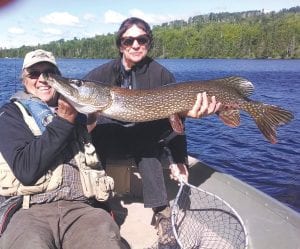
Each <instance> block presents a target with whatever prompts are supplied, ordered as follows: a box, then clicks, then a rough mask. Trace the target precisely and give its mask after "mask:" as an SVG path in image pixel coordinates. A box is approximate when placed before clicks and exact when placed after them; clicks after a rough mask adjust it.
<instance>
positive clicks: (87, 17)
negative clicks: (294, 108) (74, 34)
mask: <svg viewBox="0 0 300 249" xmlns="http://www.w3.org/2000/svg"><path fill="white" fill-rule="evenodd" d="M83 19H84V20H85V21H92V22H93V21H96V20H97V17H96V16H95V15H94V14H91V13H86V14H84V16H83Z"/></svg>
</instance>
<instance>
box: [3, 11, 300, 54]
mask: <svg viewBox="0 0 300 249" xmlns="http://www.w3.org/2000/svg"><path fill="white" fill-rule="evenodd" d="M153 36H154V46H153V48H152V50H151V56H153V57H155V58H284V59H286V58H300V6H297V7H293V8H290V9H283V10H281V11H278V12H268V13H264V11H263V10H262V11H245V12H235V13H228V12H224V13H210V14H207V15H198V16H194V17H191V18H189V19H188V20H187V21H184V20H175V21H172V22H168V23H163V24H161V25H157V26H154V27H153ZM36 48H42V49H46V50H49V51H52V52H53V53H54V54H55V55H56V56H57V57H61V58H106V59H109V58H115V57H117V56H118V51H117V49H116V46H115V33H114V34H112V33H109V34H106V35H97V36H95V37H93V38H82V39H78V38H76V37H75V38H74V39H73V40H67V41H66V40H64V39H61V40H58V41H53V42H50V43H48V44H43V45H38V46H34V47H30V46H22V47H20V48H14V49H4V48H0V57H23V56H24V55H25V53H27V52H28V51H31V50H33V49H36Z"/></svg>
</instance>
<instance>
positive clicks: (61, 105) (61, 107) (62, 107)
mask: <svg viewBox="0 0 300 249" xmlns="http://www.w3.org/2000/svg"><path fill="white" fill-rule="evenodd" d="M56 114H57V116H59V117H61V118H63V119H65V120H67V121H68V122H70V123H72V124H74V123H75V119H76V117H77V114H78V112H77V111H76V109H75V108H74V107H73V106H72V105H71V104H70V103H69V102H68V101H66V99H65V98H64V97H62V96H60V97H59V98H58V105H57V108H56Z"/></svg>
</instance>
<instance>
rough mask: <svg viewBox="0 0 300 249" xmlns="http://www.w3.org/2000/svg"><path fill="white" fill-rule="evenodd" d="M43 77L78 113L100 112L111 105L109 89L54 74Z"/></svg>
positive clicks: (91, 82) (98, 84)
mask: <svg viewBox="0 0 300 249" xmlns="http://www.w3.org/2000/svg"><path fill="white" fill-rule="evenodd" d="M43 77H44V79H45V80H46V82H47V83H48V84H49V85H50V86H52V87H53V88H54V89H55V90H56V91H57V92H59V93H60V94H61V95H62V96H64V97H65V98H66V100H67V101H68V102H69V103H70V104H71V105H73V106H74V108H75V109H76V110H77V111H78V112H80V113H85V114H90V113H95V112H101V111H103V110H104V109H106V108H107V107H108V106H110V104H111V101H112V99H111V95H110V89H109V88H108V87H107V86H104V85H101V84H100V83H96V82H93V81H88V80H82V79H71V78H65V77H62V76H60V75H56V74H43Z"/></svg>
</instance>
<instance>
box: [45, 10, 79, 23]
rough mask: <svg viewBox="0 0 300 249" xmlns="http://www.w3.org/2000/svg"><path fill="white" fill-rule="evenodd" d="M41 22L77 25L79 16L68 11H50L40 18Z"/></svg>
mask: <svg viewBox="0 0 300 249" xmlns="http://www.w3.org/2000/svg"><path fill="white" fill-rule="evenodd" d="M40 21H41V22H42V23H46V24H55V25H62V26H77V25H78V24H79V18H78V17H76V16H73V15H71V14H69V13H68V12H52V13H50V14H48V15H46V16H43V17H41V18H40Z"/></svg>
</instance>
